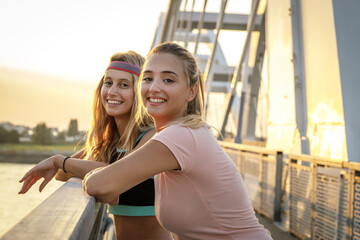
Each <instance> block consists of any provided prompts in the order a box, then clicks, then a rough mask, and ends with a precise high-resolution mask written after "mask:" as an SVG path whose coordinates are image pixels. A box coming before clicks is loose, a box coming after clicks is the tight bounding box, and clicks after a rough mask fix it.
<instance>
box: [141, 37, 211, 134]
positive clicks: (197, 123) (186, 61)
mask: <svg viewBox="0 0 360 240" xmlns="http://www.w3.org/2000/svg"><path fill="white" fill-rule="evenodd" d="M155 53H169V54H172V55H175V56H176V57H178V58H179V59H180V60H181V62H182V64H183V68H184V72H185V75H186V78H187V82H188V86H190V87H193V86H194V85H195V84H196V83H198V90H197V93H196V95H195V97H194V99H193V100H192V101H191V102H189V103H188V106H187V111H186V115H185V116H183V117H181V118H178V119H176V120H174V121H172V122H171V123H168V124H167V125H166V126H168V125H171V124H179V125H181V126H185V127H190V128H199V127H201V126H203V125H204V124H205V122H204V119H203V118H204V80H203V75H202V73H201V70H200V69H199V67H198V65H197V63H196V59H195V58H194V56H193V55H192V53H191V52H189V51H188V50H187V49H186V48H184V47H182V46H181V45H178V44H176V43H171V42H167V43H162V44H159V45H158V46H156V47H155V48H153V49H152V50H151V51H150V53H149V55H148V56H147V60H146V61H148V59H149V58H150V57H151V55H153V54H155ZM146 61H145V64H144V65H146ZM141 79H142V74H141V75H140V79H139V81H141ZM140 85H141V84H139V86H138V87H139V88H140ZM138 92H139V94H140V91H138ZM139 99H141V101H142V98H141V97H139ZM141 108H142V110H141V112H139V113H143V112H146V109H145V106H144V104H143V103H142V104H141ZM137 119H141V115H140V114H139V116H137ZM166 126H165V127H166Z"/></svg>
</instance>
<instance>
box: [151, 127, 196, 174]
mask: <svg viewBox="0 0 360 240" xmlns="http://www.w3.org/2000/svg"><path fill="white" fill-rule="evenodd" d="M152 140H156V141H158V142H161V143H162V144H164V145H165V146H166V147H167V148H168V149H169V150H170V151H171V152H172V154H173V155H174V156H175V158H176V160H177V161H178V163H179V165H180V167H181V170H180V171H181V172H188V171H189V170H191V168H192V167H193V165H194V163H195V160H196V159H195V158H196V144H195V139H194V136H193V132H192V131H191V129H190V128H187V127H182V126H178V125H171V126H169V127H167V128H165V129H163V130H162V131H161V132H160V133H157V134H155V136H153V138H152Z"/></svg>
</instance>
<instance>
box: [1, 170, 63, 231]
mask: <svg viewBox="0 0 360 240" xmlns="http://www.w3.org/2000/svg"><path fill="white" fill-rule="evenodd" d="M34 165H35V164H18V163H0V238H1V236H2V235H3V234H5V233H6V232H7V231H8V230H9V229H11V228H12V227H13V226H14V225H15V224H16V223H17V222H19V221H20V220H21V219H22V218H24V217H25V216H26V215H28V214H29V213H30V212H31V211H32V210H33V209H34V208H36V207H37V206H38V205H39V204H40V203H41V202H42V201H44V200H45V199H46V198H47V197H49V196H50V195H51V194H52V193H53V192H54V191H56V189H58V188H59V187H60V186H62V185H63V184H64V183H63V182H59V181H56V180H55V179H53V180H52V181H50V182H49V183H48V185H47V186H46V187H45V188H44V190H43V191H42V192H41V193H40V192H39V186H40V183H41V182H42V180H40V181H38V182H37V183H36V184H35V185H34V186H33V187H32V188H31V189H30V190H29V191H28V192H27V193H26V194H25V195H19V194H18V192H19V190H20V189H21V183H19V180H20V179H21V178H22V176H23V175H24V174H25V173H26V172H27V171H29V170H30V169H31V167H32V166H34Z"/></svg>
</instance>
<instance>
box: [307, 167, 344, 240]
mask: <svg viewBox="0 0 360 240" xmlns="http://www.w3.org/2000/svg"><path fill="white" fill-rule="evenodd" d="M339 186H340V169H337V168H331V167H320V166H319V167H317V175H316V191H315V203H316V204H315V226H314V236H313V238H314V239H324V240H325V239H329V240H330V239H336V238H337V222H338V212H339V196H340V194H339V193H340V191H339Z"/></svg>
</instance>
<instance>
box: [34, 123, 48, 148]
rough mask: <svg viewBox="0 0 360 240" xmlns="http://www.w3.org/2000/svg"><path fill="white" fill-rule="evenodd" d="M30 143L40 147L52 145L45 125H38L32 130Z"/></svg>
mask: <svg viewBox="0 0 360 240" xmlns="http://www.w3.org/2000/svg"><path fill="white" fill-rule="evenodd" d="M32 141H33V142H34V143H37V144H40V145H50V144H52V137H51V130H50V128H47V127H46V123H39V124H38V125H36V127H35V128H34V133H33V135H32Z"/></svg>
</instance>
